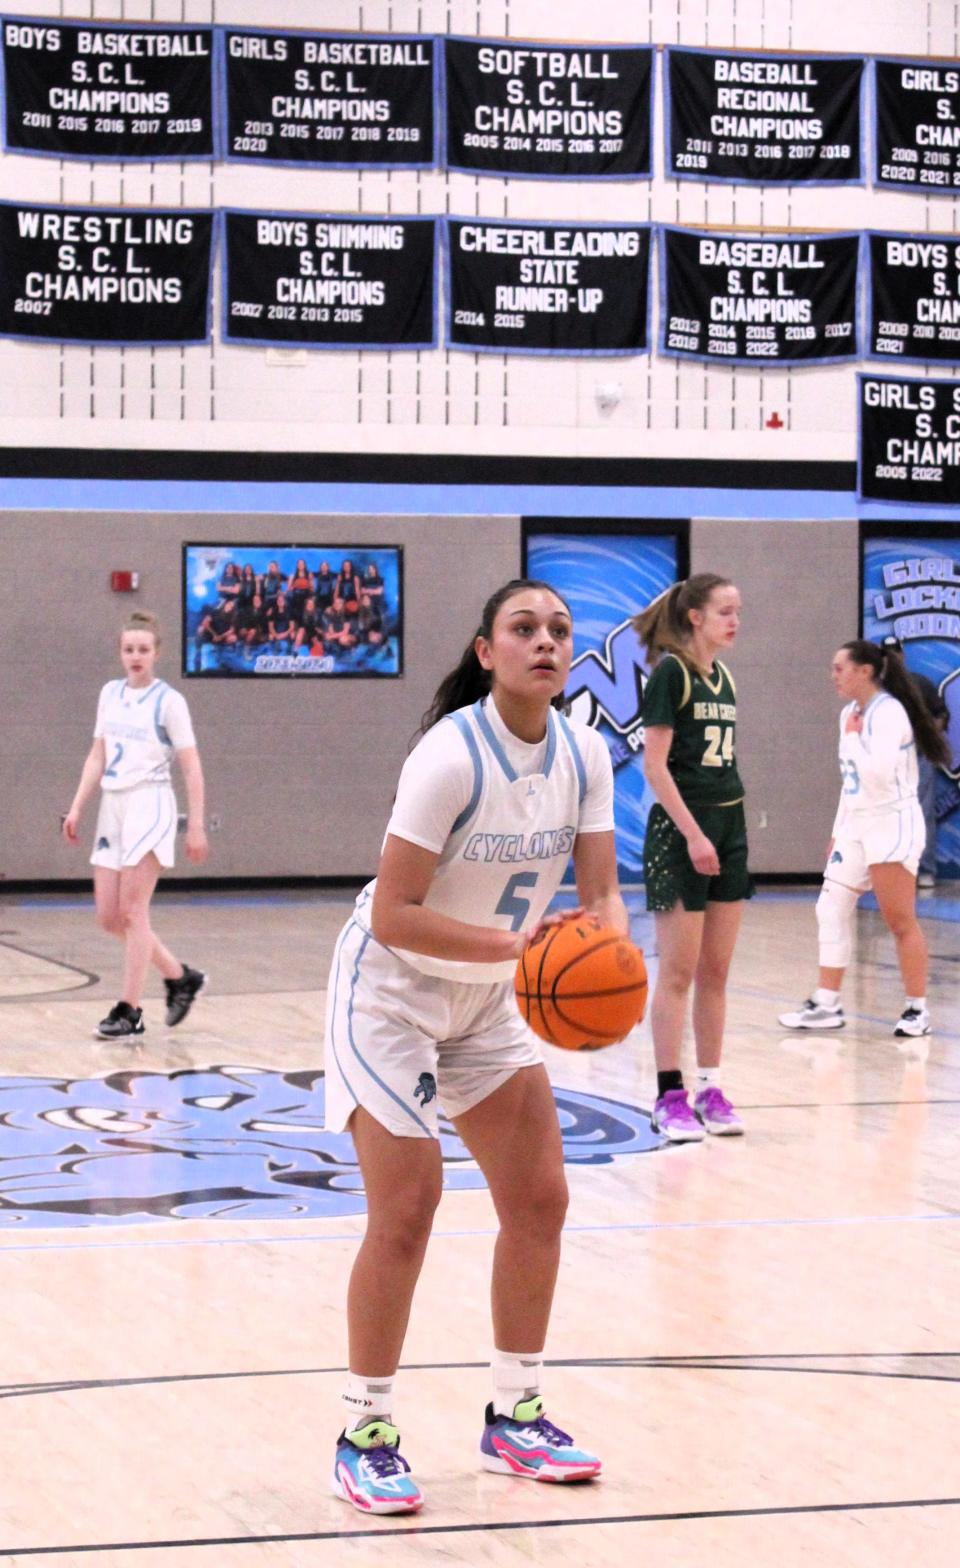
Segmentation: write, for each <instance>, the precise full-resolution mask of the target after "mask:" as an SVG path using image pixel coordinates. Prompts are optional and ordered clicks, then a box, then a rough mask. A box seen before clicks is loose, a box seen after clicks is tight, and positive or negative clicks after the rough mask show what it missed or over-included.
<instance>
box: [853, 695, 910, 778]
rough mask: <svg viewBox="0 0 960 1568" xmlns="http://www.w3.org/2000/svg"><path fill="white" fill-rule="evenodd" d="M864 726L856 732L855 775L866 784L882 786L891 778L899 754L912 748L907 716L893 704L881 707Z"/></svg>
mask: <svg viewBox="0 0 960 1568" xmlns="http://www.w3.org/2000/svg"><path fill="white" fill-rule="evenodd" d="M867 726H868V727H867V728H864V727H862V726H861V729H860V731H859V747H858V756H857V772H858V773H859V775H860V777H861V779H863V780H865V781H866V782H867V783H870V784H881V785H882V784H884V783H886V781H887V780H888V779H892V778H893V777H894V775H895V774H896V771H897V764H898V763H899V761H900V757H901V754H902V752H903V751H904V750H906V748H907V747H908V746H910V745H912V744H913V740H914V737H913V730H912V729H911V727H910V721H909V719H908V718H907V716H906V713H905V712H904V711H903V709H898V708H897V707H895V706H894V704H893V703H892V702H887V703H884V704H883V706H882V707H881V708H879V709H878V711H877V713H876V714H875V715H874V719H873V722H872V723H870V721H869V719H868V720H867Z"/></svg>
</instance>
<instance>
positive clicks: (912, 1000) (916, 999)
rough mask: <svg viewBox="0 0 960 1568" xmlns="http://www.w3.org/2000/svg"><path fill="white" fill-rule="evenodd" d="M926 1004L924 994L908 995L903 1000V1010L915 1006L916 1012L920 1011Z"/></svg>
mask: <svg viewBox="0 0 960 1568" xmlns="http://www.w3.org/2000/svg"><path fill="white" fill-rule="evenodd" d="M926 1005H927V999H926V997H925V996H908V997H906V999H905V1000H904V1004H903V1006H904V1011H906V1009H907V1008H908V1007H915V1008H916V1009H917V1012H918V1013H922V1012H923V1011H924V1009H925V1008H926Z"/></svg>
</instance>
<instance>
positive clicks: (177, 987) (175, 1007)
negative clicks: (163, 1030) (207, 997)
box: [163, 964, 207, 1029]
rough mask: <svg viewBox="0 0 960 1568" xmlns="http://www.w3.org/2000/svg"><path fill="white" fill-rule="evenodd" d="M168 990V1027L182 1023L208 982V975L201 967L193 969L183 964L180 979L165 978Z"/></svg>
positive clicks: (166, 1019) (166, 1020) (166, 1021)
mask: <svg viewBox="0 0 960 1568" xmlns="http://www.w3.org/2000/svg"><path fill="white" fill-rule="evenodd" d="M163 983H164V985H165V986H166V990H167V1016H166V1018H165V1020H164V1022H165V1023H166V1026H167V1028H168V1029H172V1028H174V1026H175V1025H176V1024H182V1023H183V1020H184V1019H185V1018H186V1016H187V1014H188V1013H189V1011H190V1009H191V1007H192V1006H193V1004H194V1002H195V1001H196V999H197V997H198V996H199V995H200V992H201V991H202V990H203V988H204V986H205V985H206V983H207V977H206V975H205V974H204V973H203V971H202V970H201V969H191V968H190V967H189V966H188V965H187V964H184V966H183V974H182V975H181V976H180V978H179V980H164V982H163Z"/></svg>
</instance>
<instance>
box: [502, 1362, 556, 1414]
mask: <svg viewBox="0 0 960 1568" xmlns="http://www.w3.org/2000/svg"><path fill="white" fill-rule="evenodd" d="M491 1370H492V1371H493V1408H494V1412H495V1414H496V1415H498V1416H512V1415H513V1411H514V1406H515V1405H518V1404H519V1403H520V1401H521V1400H522V1399H533V1398H535V1397H536V1395H537V1394H539V1392H540V1376H541V1373H542V1371H543V1351H542V1350H535V1351H532V1352H531V1353H530V1354H529V1355H522V1354H520V1353H518V1352H514V1351H512V1350H495V1351H494V1352H493V1361H492V1362H491Z"/></svg>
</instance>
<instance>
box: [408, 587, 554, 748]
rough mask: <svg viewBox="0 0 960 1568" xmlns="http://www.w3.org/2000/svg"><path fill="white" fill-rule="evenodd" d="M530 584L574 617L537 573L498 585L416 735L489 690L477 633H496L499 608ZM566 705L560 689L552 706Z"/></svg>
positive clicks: (525, 589) (442, 683) (488, 681)
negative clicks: (547, 594)
mask: <svg viewBox="0 0 960 1568" xmlns="http://www.w3.org/2000/svg"><path fill="white" fill-rule="evenodd" d="M531 588H536V589H539V590H541V591H542V592H544V593H552V594H553V595H554V597H555V598H557V599H559V600H560V603H561V604H562V605H563V606H564V608H565V610H566V611H567V613H568V615H570V616H571V617H572V613H573V612H572V611H571V609H570V606H569V604H567V601H566V599H565V598H564V597H563V594H562V593H557V590H556V588H554V586H553V584H552V583H545V582H543V581H541V580H540V578H537V577H514V578H513V579H512V580H511V581H510V582H508V583H504V585H503V587H502V588H498V589H497V591H496V593H492V594H491V595H490V597H489V599H488V600H487V602H486V604H485V605H484V607H483V613H482V614H481V616H480V625H479V626H478V627H477V629H476V631H475V632H474V634H473V636H472V637H471V638H470V641H469V642H468V643H467V646H466V647H465V648H464V650H463V653H462V655H461V657H460V662H459V664H457V666H456V668H455V669H452V670H451V671H450V673H449V675H445V676H444V678H443V680H442V681H441V682H440V685H439V686H438V687H437V689H436V692H435V693H434V698H433V701H432V702H431V704H430V706H429V708H428V709H427V711H426V713H425V714H424V715H423V718H422V719H421V720H420V728H419V730H418V731H417V736H416V738H417V739H419V738H420V736H421V735H425V734H426V733H427V730H430V729H432V728H433V726H434V725H435V724H438V723H439V722H440V720H441V719H445V718H446V716H447V714H448V713H455V712H456V710H457V708H466V707H468V706H469V705H470V703H473V702H476V701H477V699H478V698H479V697H485V696H486V695H487V692H488V691H489V690H490V671H489V670H485V669H484V668H483V665H482V664H481V663H480V660H479V659H478V658H477V651H476V648H475V646H474V644H475V643H476V640H477V638H478V637H484V638H486V639H487V641H489V640H490V638H491V637H492V636H493V623H494V621H495V620H496V618H497V612H498V610H499V609H500V607H501V605H503V604H506V602H507V600H508V599H512V598H513V596H514V594H516V593H525V592H526V591H527V589H531ZM563 705H564V697H563V693H562V692H558V694H557V696H556V697H554V698H553V707H555V708H562V707H563Z"/></svg>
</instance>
